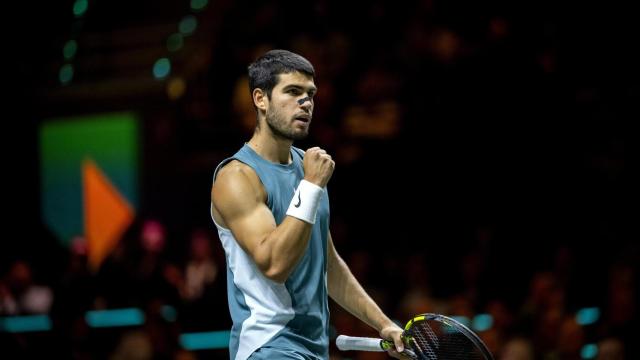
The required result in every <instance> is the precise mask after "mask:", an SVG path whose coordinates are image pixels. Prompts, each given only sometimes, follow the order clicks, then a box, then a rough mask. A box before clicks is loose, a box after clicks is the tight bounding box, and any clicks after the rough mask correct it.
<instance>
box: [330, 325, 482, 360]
mask: <svg viewBox="0 0 640 360" xmlns="http://www.w3.org/2000/svg"><path fill="white" fill-rule="evenodd" d="M402 340H403V341H404V344H405V350H404V351H403V354H405V355H407V356H409V357H410V358H411V359H414V360H438V359H446V360H493V356H492V355H491V353H490V352H489V350H488V349H487V346H486V345H485V344H484V343H483V342H482V340H481V339H480V338H479V337H478V335H476V334H475V333H474V332H473V331H471V330H470V329H469V328H468V327H466V326H464V325H463V324H461V323H460V322H458V321H457V320H454V319H452V318H450V317H447V316H444V315H439V314H420V315H418V316H416V317H414V318H413V319H411V320H409V322H407V325H406V326H405V327H404V331H403V333H402ZM336 346H337V347H338V349H340V350H343V351H348V350H359V351H387V350H388V349H391V348H393V347H394V345H393V342H392V341H388V340H383V339H376V338H365V337H352V336H345V335H340V336H338V338H337V339H336Z"/></svg>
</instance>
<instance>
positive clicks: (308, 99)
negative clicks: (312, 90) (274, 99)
mask: <svg viewBox="0 0 640 360" xmlns="http://www.w3.org/2000/svg"><path fill="white" fill-rule="evenodd" d="M307 102H308V103H309V105H311V97H310V96H307V97H305V98H302V99H300V100H298V104H299V105H304V104H306V103H307Z"/></svg>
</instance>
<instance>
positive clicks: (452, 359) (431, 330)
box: [408, 321, 485, 360]
mask: <svg viewBox="0 0 640 360" xmlns="http://www.w3.org/2000/svg"><path fill="white" fill-rule="evenodd" d="M408 332H409V335H410V336H411V339H412V345H414V348H415V350H416V353H417V354H419V357H418V358H419V359H421V360H436V359H447V360H476V359H478V360H484V359H485V357H484V356H483V355H482V353H481V352H480V351H479V350H478V349H477V347H476V346H475V344H474V343H473V342H472V341H471V340H470V339H469V338H468V337H467V336H466V335H465V334H464V333H462V332H460V331H459V330H458V329H457V328H455V327H453V326H449V325H448V324H444V323H441V322H438V321H421V322H418V323H415V324H414V325H413V326H412V327H411V329H409V331H408Z"/></svg>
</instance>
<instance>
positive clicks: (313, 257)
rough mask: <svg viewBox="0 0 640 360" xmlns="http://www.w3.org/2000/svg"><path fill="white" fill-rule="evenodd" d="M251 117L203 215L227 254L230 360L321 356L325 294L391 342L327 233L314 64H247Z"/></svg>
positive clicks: (326, 163) (283, 57)
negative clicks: (303, 143) (315, 137)
mask: <svg viewBox="0 0 640 360" xmlns="http://www.w3.org/2000/svg"><path fill="white" fill-rule="evenodd" d="M248 70H249V86H250V91H251V96H252V98H253V104H254V106H255V108H256V112H257V125H256V127H255V131H254V133H253V136H252V137H251V139H250V140H249V142H247V143H245V144H244V146H242V148H240V150H239V151H238V152H236V153H235V154H234V155H233V156H231V157H230V158H228V159H226V160H224V161H222V162H221V163H220V165H218V167H217V168H216V170H215V173H214V177H213V186H212V189H211V215H212V218H213V220H214V222H215V225H216V227H217V229H218V234H219V236H220V240H221V242H222V245H223V247H224V250H225V253H226V261H227V280H228V286H227V289H228V294H227V297H228V301H229V310H230V312H231V318H232V319H233V327H232V329H231V338H230V343H229V350H230V358H231V359H235V360H245V359H252V360H257V359H328V358H329V308H328V296H331V298H332V299H333V300H335V301H336V302H337V303H338V304H339V305H341V306H342V307H344V308H345V309H346V310H348V311H349V312H351V313H352V314H353V315H355V316H356V317H358V318H359V319H360V320H362V321H364V322H365V323H367V324H368V325H370V326H371V327H373V328H374V329H376V330H377V331H379V333H380V336H381V337H382V338H384V339H387V340H391V341H393V342H394V344H395V347H396V349H397V351H396V349H391V350H389V354H390V355H391V356H393V357H395V358H399V359H402V358H404V356H403V355H402V354H400V353H399V352H398V351H402V349H403V344H402V341H401V339H400V335H401V333H402V329H401V328H400V327H398V326H397V325H396V324H394V323H393V322H392V321H391V320H390V319H389V318H388V317H387V316H386V315H385V314H384V313H383V312H382V311H381V310H380V308H379V307H378V306H377V305H376V303H375V302H374V301H373V300H372V299H371V297H369V295H367V293H366V292H365V290H364V289H363V288H362V286H361V285H360V284H359V283H358V281H357V280H356V279H355V278H354V276H353V275H352V274H351V271H350V270H349V268H348V267H347V265H346V263H345V262H344V261H343V260H342V259H341V258H340V256H339V255H338V253H337V252H336V249H335V247H334V245H333V241H332V240H331V234H330V231H329V197H328V195H327V189H326V186H327V183H328V182H329V180H330V179H331V175H332V173H333V170H334V166H335V163H334V161H333V160H332V159H331V156H330V155H329V154H327V152H326V151H325V150H323V149H321V148H319V147H313V148H310V149H307V150H306V151H302V150H301V149H298V148H296V147H294V146H293V142H294V141H295V140H301V139H304V138H305V137H306V136H307V134H308V133H309V126H310V124H311V119H312V115H313V106H314V103H313V97H314V94H315V93H316V90H317V89H316V85H315V83H314V75H315V71H314V68H313V66H312V65H311V63H310V62H309V61H308V60H307V59H305V58H303V57H302V56H300V55H298V54H295V53H292V52H289V51H286V50H271V51H269V52H267V53H265V54H264V55H262V56H261V57H260V58H258V59H257V60H256V61H255V62H254V63H252V64H251V65H250V66H249V69H248Z"/></svg>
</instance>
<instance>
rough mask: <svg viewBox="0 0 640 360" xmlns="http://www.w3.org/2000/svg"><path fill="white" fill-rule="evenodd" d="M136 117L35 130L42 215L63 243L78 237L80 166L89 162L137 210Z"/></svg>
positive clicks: (79, 120) (60, 122)
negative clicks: (94, 164) (38, 149)
mask: <svg viewBox="0 0 640 360" xmlns="http://www.w3.org/2000/svg"><path fill="white" fill-rule="evenodd" d="M138 123H139V121H138V118H137V116H136V115H135V114H133V113H110V114H100V115H92V116H82V117H73V118H58V119H48V120H47V121H44V122H43V123H42V125H41V127H40V156H41V192H42V216H43V219H44V222H45V223H46V224H47V225H48V226H49V227H50V228H51V230H52V231H53V232H54V233H55V234H56V235H57V236H58V237H59V239H60V240H61V241H62V242H63V243H64V244H69V243H70V240H71V239H72V238H73V237H74V236H76V235H79V234H83V233H84V219H83V208H82V206H83V204H82V163H83V161H84V160H85V159H91V160H93V161H94V162H95V163H96V164H97V165H98V167H99V168H100V169H102V171H103V172H104V174H105V175H106V176H107V177H108V178H109V179H110V181H111V183H112V184H113V185H114V186H115V187H116V188H117V189H118V191H119V192H120V193H121V194H122V196H124V197H125V198H126V199H127V200H128V201H129V203H130V204H131V206H132V207H133V208H134V209H136V208H137V207H138V169H139V159H138V148H139V145H138V143H139V139H138Z"/></svg>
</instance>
